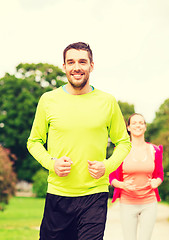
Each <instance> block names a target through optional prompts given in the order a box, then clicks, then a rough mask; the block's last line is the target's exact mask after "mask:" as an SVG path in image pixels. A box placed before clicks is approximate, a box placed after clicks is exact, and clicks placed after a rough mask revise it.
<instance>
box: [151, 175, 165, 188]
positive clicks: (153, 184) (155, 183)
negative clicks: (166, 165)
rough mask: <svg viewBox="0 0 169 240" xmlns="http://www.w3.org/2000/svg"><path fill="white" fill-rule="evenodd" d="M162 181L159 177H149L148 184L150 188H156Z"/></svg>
mask: <svg viewBox="0 0 169 240" xmlns="http://www.w3.org/2000/svg"><path fill="white" fill-rule="evenodd" d="M161 183H162V180H161V178H152V179H150V185H151V187H152V189H155V188H157V187H158V186H159V185H160V184H161Z"/></svg>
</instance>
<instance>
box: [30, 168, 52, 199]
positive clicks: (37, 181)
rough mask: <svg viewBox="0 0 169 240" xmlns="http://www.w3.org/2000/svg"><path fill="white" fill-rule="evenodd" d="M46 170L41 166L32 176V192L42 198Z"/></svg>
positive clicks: (43, 195) (45, 186) (45, 181)
mask: <svg viewBox="0 0 169 240" xmlns="http://www.w3.org/2000/svg"><path fill="white" fill-rule="evenodd" d="M47 178H48V171H47V170H45V169H43V168H41V169H40V170H38V171H37V172H36V173H35V175H34V176H33V192H34V193H35V194H36V197H40V198H44V197H45V196H46V191H47Z"/></svg>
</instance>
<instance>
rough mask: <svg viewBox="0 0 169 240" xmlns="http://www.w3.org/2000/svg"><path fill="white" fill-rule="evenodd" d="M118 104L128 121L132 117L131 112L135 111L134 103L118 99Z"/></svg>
mask: <svg viewBox="0 0 169 240" xmlns="http://www.w3.org/2000/svg"><path fill="white" fill-rule="evenodd" d="M118 104H119V106H120V109H121V112H122V114H123V116H124V119H125V121H126V122H127V121H128V118H129V117H130V115H131V114H133V113H134V112H135V110H134V105H133V104H129V103H127V102H121V101H118Z"/></svg>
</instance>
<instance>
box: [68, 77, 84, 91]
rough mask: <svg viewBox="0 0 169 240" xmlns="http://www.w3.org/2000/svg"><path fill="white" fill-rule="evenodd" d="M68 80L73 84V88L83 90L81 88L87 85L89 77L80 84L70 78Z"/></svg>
mask: <svg viewBox="0 0 169 240" xmlns="http://www.w3.org/2000/svg"><path fill="white" fill-rule="evenodd" d="M68 81H69V83H70V84H71V85H72V87H73V88H75V89H79V90H81V89H83V88H84V87H85V86H86V84H87V82H88V79H84V81H83V82H82V83H80V84H75V83H73V82H72V81H70V80H68Z"/></svg>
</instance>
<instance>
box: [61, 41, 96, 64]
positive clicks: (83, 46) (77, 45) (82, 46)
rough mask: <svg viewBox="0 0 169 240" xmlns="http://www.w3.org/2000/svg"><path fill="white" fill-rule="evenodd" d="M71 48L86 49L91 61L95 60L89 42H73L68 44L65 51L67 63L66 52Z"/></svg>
mask: <svg viewBox="0 0 169 240" xmlns="http://www.w3.org/2000/svg"><path fill="white" fill-rule="evenodd" d="M70 49H76V50H85V51H87V52H88V56H89V59H90V62H93V54H92V50H91V48H90V46H89V44H87V43H84V42H77V43H72V44H70V45H68V46H67V47H66V48H65V49H64V51H63V61H64V63H65V60H66V53H67V51H68V50H70Z"/></svg>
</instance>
